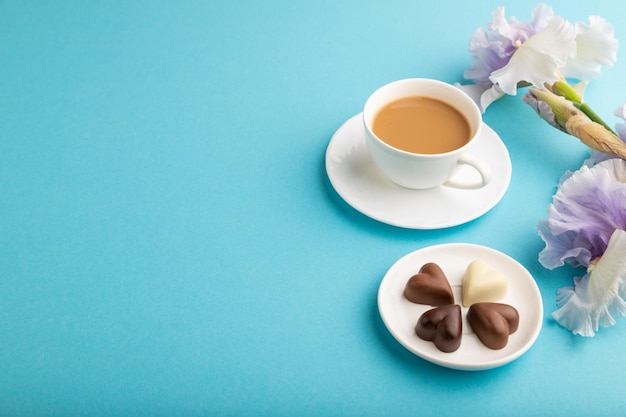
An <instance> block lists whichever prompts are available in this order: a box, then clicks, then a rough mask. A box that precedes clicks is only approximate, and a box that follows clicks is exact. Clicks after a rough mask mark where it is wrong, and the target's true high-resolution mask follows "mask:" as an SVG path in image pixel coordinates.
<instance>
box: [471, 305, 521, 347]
mask: <svg viewBox="0 0 626 417" xmlns="http://www.w3.org/2000/svg"><path fill="white" fill-rule="evenodd" d="M467 322H468V323H469V325H470V327H471V328H472V330H474V333H476V336H478V338H479V339H480V341H481V342H483V344H484V345H485V346H487V347H488V348H490V349H502V348H503V347H505V346H506V345H507V343H508V342H509V335H510V334H513V333H514V332H515V331H516V330H517V327H518V326H519V313H518V312H517V310H516V309H515V307H513V306H510V305H508V304H501V303H476V304H472V306H471V307H470V308H469V311H468V312H467Z"/></svg>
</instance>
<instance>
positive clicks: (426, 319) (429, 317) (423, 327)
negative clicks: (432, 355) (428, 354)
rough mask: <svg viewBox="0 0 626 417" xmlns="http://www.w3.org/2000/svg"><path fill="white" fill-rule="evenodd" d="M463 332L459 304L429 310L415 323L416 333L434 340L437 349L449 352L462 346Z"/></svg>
mask: <svg viewBox="0 0 626 417" xmlns="http://www.w3.org/2000/svg"><path fill="white" fill-rule="evenodd" d="M462 332H463V321H462V319H461V306H460V305H458V304H449V305H445V306H440V307H435V308H433V309H431V310H428V311H426V312H425V313H424V314H422V315H421V316H420V318H419V320H418V321H417V324H416V325H415V333H416V334H417V336H419V338H420V339H423V340H427V341H430V342H433V343H434V344H435V346H436V347H437V349H439V350H440V351H442V352H447V353H449V352H454V351H455V350H457V349H458V348H459V346H461V334H462Z"/></svg>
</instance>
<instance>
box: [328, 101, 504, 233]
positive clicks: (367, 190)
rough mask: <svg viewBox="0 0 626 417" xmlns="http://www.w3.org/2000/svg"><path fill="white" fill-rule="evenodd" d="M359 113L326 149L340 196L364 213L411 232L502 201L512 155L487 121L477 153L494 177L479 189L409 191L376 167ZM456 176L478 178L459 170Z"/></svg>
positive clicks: (457, 220) (462, 218)
mask: <svg viewBox="0 0 626 417" xmlns="http://www.w3.org/2000/svg"><path fill="white" fill-rule="evenodd" d="M361 117H362V116H361V114H360V113H359V114H357V115H356V116H353V117H352V118H350V119H348V121H346V122H345V123H344V124H343V125H342V126H341V127H340V128H339V129H338V130H337V132H335V134H334V135H333V137H332V139H331V141H330V143H329V144H328V148H327V150H326V172H327V173H328V178H329V179H330V182H331V184H332V185H333V187H334V188H335V190H336V191H337V193H338V194H339V195H340V196H341V197H342V198H343V199H344V200H345V201H346V202H347V203H348V204H350V205H351V206H352V207H354V208H355V209H356V210H358V211H360V212H361V213H363V214H365V215H366V216H369V217H371V218H373V219H376V220H379V221H381V222H383V223H387V224H391V225H394V226H399V227H405V228H409V229H440V228H444V227H451V226H456V225H459V224H462V223H465V222H468V221H470V220H474V219H476V218H478V217H480V216H482V215H483V214H485V213H486V212H487V211H489V210H490V209H491V208H493V207H494V206H495V205H496V204H497V203H498V202H499V201H500V199H501V198H502V196H503V195H504V193H505V192H506V190H507V188H508V187H509V182H510V180H511V159H510V157H509V152H508V150H507V149H506V147H505V146H504V143H502V140H500V138H499V137H498V135H497V134H496V132H494V131H493V129H491V128H490V127H489V126H487V125H486V124H484V123H483V128H482V134H481V136H480V137H479V138H477V139H476V142H475V143H474V146H473V148H472V150H471V151H470V152H471V153H472V154H473V155H475V156H477V157H478V158H480V159H482V160H484V161H485V162H487V164H489V166H490V167H491V169H492V171H493V179H492V180H491V182H490V183H489V184H487V186H485V187H483V188H481V189H478V190H460V189H455V188H451V187H445V186H442V187H437V188H433V189H430V190H410V189H408V188H404V187H400V186H399V185H396V184H395V183H393V182H391V180H389V179H388V178H387V177H386V176H385V175H384V174H383V173H382V172H381V171H380V170H379V169H378V167H377V166H376V165H375V164H374V161H373V160H372V159H371V157H370V154H369V152H368V150H367V145H366V143H365V139H364V131H363V122H362V119H361ZM456 175H463V176H465V177H469V178H471V176H472V175H475V176H477V175H478V174H477V173H476V172H474V171H473V170H472V169H471V168H469V167H465V166H461V167H460V169H459V170H458V173H457V174H456Z"/></svg>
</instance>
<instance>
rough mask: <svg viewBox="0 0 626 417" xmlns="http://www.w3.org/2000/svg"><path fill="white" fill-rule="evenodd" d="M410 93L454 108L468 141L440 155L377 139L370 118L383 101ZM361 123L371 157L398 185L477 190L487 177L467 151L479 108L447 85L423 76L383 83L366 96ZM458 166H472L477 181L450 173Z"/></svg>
mask: <svg viewBox="0 0 626 417" xmlns="http://www.w3.org/2000/svg"><path fill="white" fill-rule="evenodd" d="M410 96H422V97H431V98H435V99H438V100H441V101H443V102H445V103H447V104H449V105H451V106H452V107H454V108H455V109H457V110H458V111H459V112H461V114H463V115H464V116H465V118H466V119H467V121H468V122H469V125H470V130H471V136H470V140H469V141H468V142H467V143H466V144H465V145H463V146H461V147H460V148H458V149H455V150H453V151H450V152H445V153H440V154H418V153H411V152H407V151H403V150H401V149H397V148H394V147H392V146H391V145H389V144H387V143H386V142H384V141H383V140H381V139H380V138H379V137H377V136H376V135H375V134H374V132H373V130H372V124H373V121H374V118H375V117H376V115H377V114H378V112H379V111H380V110H381V109H382V108H383V107H384V106H385V105H386V104H388V103H390V102H392V101H395V100H397V99H400V98H403V97H410ZM363 123H364V125H365V138H366V142H367V146H368V149H369V151H370V154H371V156H372V159H373V160H374V162H375V163H376V165H377V166H378V167H379V168H380V169H381V170H382V171H383V173H384V174H385V175H387V177H389V179H391V180H392V181H393V182H395V183H396V184H398V185H401V186H403V187H406V188H412V189H428V188H434V187H438V186H441V185H444V186H448V187H455V188H464V189H478V188H481V187H484V186H485V185H487V183H489V181H490V180H491V169H490V168H489V166H488V165H487V164H486V163H485V162H484V161H481V160H479V159H477V158H475V157H473V156H471V155H470V154H469V153H468V150H469V149H471V147H472V145H473V143H474V142H475V140H476V138H478V137H479V135H480V132H481V128H482V115H481V112H480V109H479V108H478V106H477V105H476V103H475V102H474V100H472V99H471V98H470V97H469V96H468V95H467V94H465V93H464V92H463V91H461V90H460V89H458V88H457V87H455V86H453V85H451V84H447V83H445V82H442V81H437V80H432V79H427V78H408V79H404V80H398V81H394V82H392V83H389V84H386V85H384V86H382V87H380V88H379V89H378V90H376V91H375V92H374V93H373V94H372V95H371V96H370V97H369V98H368V99H367V102H366V103H365V107H364V109H363ZM417 133H419V132H417ZM460 165H469V166H471V167H473V168H474V169H475V170H476V171H478V173H479V174H480V180H479V181H476V180H475V178H474V181H470V180H465V179H457V177H458V176H455V175H453V174H454V171H455V168H456V167H458V166H460ZM451 177H454V179H451Z"/></svg>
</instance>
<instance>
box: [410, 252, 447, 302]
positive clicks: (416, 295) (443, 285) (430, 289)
mask: <svg viewBox="0 0 626 417" xmlns="http://www.w3.org/2000/svg"><path fill="white" fill-rule="evenodd" d="M404 296H405V297H406V298H407V300H409V301H411V302H413V303H417V304H426V305H430V306H444V305H448V304H453V303H454V294H453V293H452V288H451V287H450V283H449V282H448V278H446V275H445V274H444V273H443V271H442V270H441V268H440V267H439V265H437V264H436V263H433V262H429V263H427V264H424V266H422V267H421V268H420V270H419V272H418V273H417V274H415V275H413V276H412V277H411V278H409V281H408V282H407V283H406V286H405V288H404Z"/></svg>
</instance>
